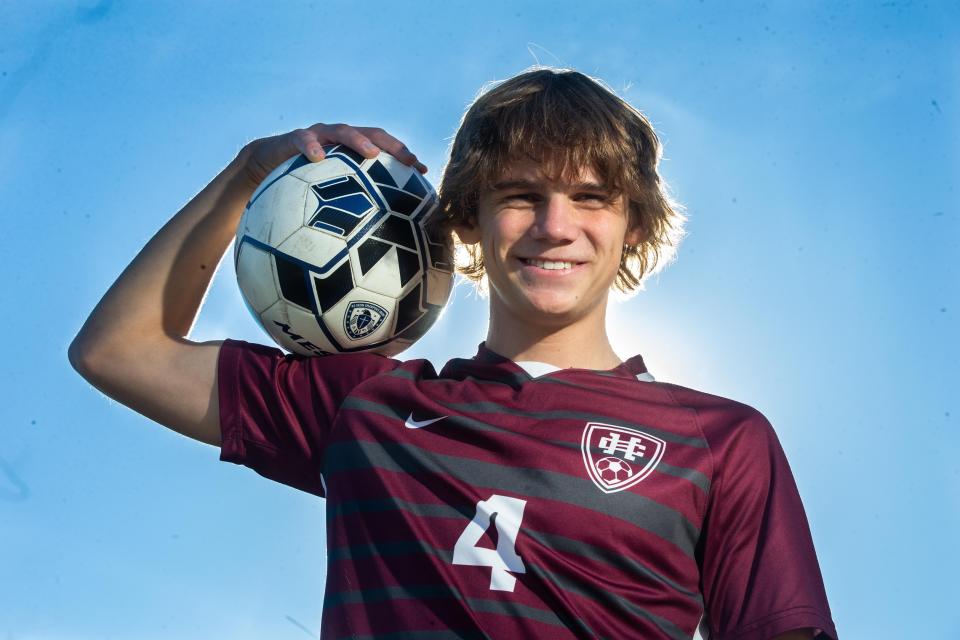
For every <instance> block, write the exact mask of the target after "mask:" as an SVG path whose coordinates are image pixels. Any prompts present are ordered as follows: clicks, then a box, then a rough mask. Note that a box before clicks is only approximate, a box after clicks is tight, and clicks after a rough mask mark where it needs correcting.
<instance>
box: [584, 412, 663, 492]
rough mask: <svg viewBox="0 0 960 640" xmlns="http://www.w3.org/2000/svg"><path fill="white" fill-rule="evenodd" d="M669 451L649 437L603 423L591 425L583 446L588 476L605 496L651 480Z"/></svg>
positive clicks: (585, 434)
mask: <svg viewBox="0 0 960 640" xmlns="http://www.w3.org/2000/svg"><path fill="white" fill-rule="evenodd" d="M666 447H667V443H666V442H664V441H663V440H662V439H660V438H658V437H656V436H653V435H650V434H649V433H645V432H643V431H639V430H637V429H630V428H627V427H618V426H615V425H612V424H603V423H602V422H588V423H587V424H586V426H585V427H584V428H583V437H582V438H581V443H580V450H581V453H582V454H583V464H584V466H586V468H587V474H588V475H589V476H590V479H591V480H593V484H595V485H597V487H598V488H599V489H600V490H601V491H603V492H604V493H615V492H617V491H623V490H624V489H628V488H630V487H632V486H634V485H635V484H637V483H638V482H640V481H641V480H643V479H644V478H646V477H647V476H649V475H650V474H651V473H652V472H653V470H654V469H655V468H656V466H657V464H659V462H660V459H661V458H663V452H664V450H665V449H666Z"/></svg>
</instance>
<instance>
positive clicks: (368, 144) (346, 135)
mask: <svg viewBox="0 0 960 640" xmlns="http://www.w3.org/2000/svg"><path fill="white" fill-rule="evenodd" d="M317 126H318V127H320V129H319V130H318V131H317V132H316V133H317V136H318V138H320V139H323V140H324V141H325V142H339V143H340V144H345V145H347V146H348V147H350V148H351V149H353V150H354V151H356V152H357V153H359V154H361V155H363V156H365V157H367V158H375V157H376V156H377V154H378V153H380V148H379V147H378V146H377V145H376V144H375V143H374V142H372V141H371V140H370V138H369V137H368V136H366V135H365V134H364V133H362V132H361V131H360V129H358V128H357V127H351V126H350V125H348V124H327V125H317Z"/></svg>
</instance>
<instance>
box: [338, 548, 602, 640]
mask: <svg viewBox="0 0 960 640" xmlns="http://www.w3.org/2000/svg"><path fill="white" fill-rule="evenodd" d="M363 546H366V545H363ZM370 546H372V545H370ZM388 546H396V545H388ZM364 555H386V554H383V553H381V548H380V545H377V547H376V548H375V549H372V551H371V552H370V553H365V554H364ZM438 555H439V554H438ZM354 557H355V556H354ZM447 561H448V562H449V558H447ZM426 598H430V599H435V598H440V599H453V600H460V601H462V602H466V603H467V605H468V606H469V607H470V609H472V610H473V611H480V612H483V613H496V614H500V615H506V616H510V617H513V618H524V619H530V620H536V621H537V622H542V623H544V624H550V625H553V626H555V627H560V628H563V629H566V628H568V624H567V623H564V622H563V621H562V620H561V619H560V618H559V617H558V616H557V614H556V613H554V612H553V611H550V610H549V609H538V608H536V607H531V606H529V605H525V604H520V603H517V602H511V601H509V600H488V599H486V598H468V597H464V596H463V594H462V593H460V592H459V591H457V590H456V589H455V588H454V587H452V586H450V585H448V584H444V585H414V586H392V587H377V588H376V589H359V590H356V591H340V592H338V593H335V594H331V596H330V598H328V600H327V602H325V603H324V605H325V606H327V607H331V608H333V607H337V606H340V605H343V604H357V603H361V602H362V603H365V604H370V603H373V602H378V601H383V600H423V599H426ZM571 621H572V619H571ZM578 622H579V621H578ZM579 625H580V626H582V627H584V628H585V629H587V631H589V628H588V627H586V625H585V624H583V623H582V622H579ZM590 635H591V636H594V635H595V634H593V633H591V634H590Z"/></svg>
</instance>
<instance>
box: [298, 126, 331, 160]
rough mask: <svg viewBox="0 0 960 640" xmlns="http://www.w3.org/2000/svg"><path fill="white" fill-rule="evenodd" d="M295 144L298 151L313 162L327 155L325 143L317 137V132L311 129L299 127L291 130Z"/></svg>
mask: <svg viewBox="0 0 960 640" xmlns="http://www.w3.org/2000/svg"><path fill="white" fill-rule="evenodd" d="M290 135H291V137H292V138H293V144H294V146H295V147H296V148H297V151H299V152H300V153H302V154H303V155H305V156H306V157H307V158H308V159H309V160H311V161H312V162H319V161H320V160H323V159H324V158H325V157H326V154H325V153H324V152H323V144H322V143H321V142H320V140H319V139H318V138H317V134H316V132H314V131H312V130H311V129H297V130H296V131H292V132H291V134H290Z"/></svg>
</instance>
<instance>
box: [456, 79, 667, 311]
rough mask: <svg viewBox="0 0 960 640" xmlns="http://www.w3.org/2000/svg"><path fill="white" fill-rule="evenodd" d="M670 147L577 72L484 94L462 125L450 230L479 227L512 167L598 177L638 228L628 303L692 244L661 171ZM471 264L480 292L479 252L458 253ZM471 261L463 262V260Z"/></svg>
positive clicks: (630, 254) (629, 251) (629, 255)
mask: <svg viewBox="0 0 960 640" xmlns="http://www.w3.org/2000/svg"><path fill="white" fill-rule="evenodd" d="M661 155H662V147H661V145H660V140H659V139H658V138H657V134H656V133H655V132H654V130H653V126H652V125H651V124H650V122H649V121H648V120H647V118H646V117H645V116H644V115H643V114H642V113H640V112H639V111H638V110H637V109H635V108H634V107H632V106H631V105H630V104H629V103H627V102H626V101H625V100H623V99H621V98H620V97H618V96H617V95H616V94H615V93H614V92H613V91H612V90H611V89H609V88H608V87H606V86H605V85H603V84H602V83H601V82H600V81H598V80H594V79H593V78H590V77H588V76H586V75H584V74H582V73H580V72H578V71H573V70H571V69H550V68H534V69H531V70H528V71H525V72H524V73H521V74H519V75H517V76H514V77H512V78H510V79H509V80H505V81H503V82H500V83H496V84H494V85H492V86H491V87H488V88H486V89H485V90H484V91H482V92H481V94H480V95H479V97H477V99H476V100H475V101H474V102H473V104H472V105H471V106H470V108H469V109H467V112H466V113H465V114H464V116H463V120H462V121H461V123H460V128H459V129H458V130H457V134H456V137H455V138H454V141H453V145H452V146H451V148H450V159H449V161H448V163H447V166H446V168H445V169H444V171H443V177H442V179H441V181H440V187H439V193H440V214H441V215H440V219H441V224H442V225H443V228H444V229H445V230H447V231H452V230H454V229H455V227H457V226H474V225H476V224H477V203H478V201H479V195H480V192H481V191H482V190H484V189H489V188H490V187H491V186H492V185H493V184H495V183H496V181H497V180H498V179H499V178H500V177H501V176H502V175H503V174H504V171H505V169H506V168H507V167H508V166H509V165H510V163H511V162H513V161H515V160H519V159H523V158H530V159H532V160H534V161H535V162H538V163H541V164H542V166H543V168H544V172H545V174H546V175H547V176H551V177H557V176H571V175H574V172H576V171H579V170H580V168H582V167H592V168H593V170H594V171H595V172H596V173H597V177H598V178H600V179H601V180H602V181H604V183H605V184H607V185H608V186H610V187H611V188H612V189H613V190H614V191H615V193H617V194H622V195H624V196H625V198H626V200H627V202H628V210H629V215H630V221H629V228H630V229H639V230H640V232H641V233H640V237H641V240H640V242H639V243H638V244H636V245H629V244H625V245H624V247H623V254H622V255H621V258H620V269H619V271H618V272H617V277H616V279H615V280H614V283H613V286H614V287H615V288H616V289H618V290H619V291H622V292H624V293H629V292H631V291H634V290H636V289H637V288H639V287H641V286H642V284H641V283H642V281H643V279H644V278H645V277H647V276H648V275H650V274H652V273H654V272H656V271H657V270H658V269H659V268H661V267H662V266H664V265H665V264H666V263H667V262H669V260H670V259H671V258H672V257H673V255H674V254H675V251H676V247H677V245H678V244H679V242H680V239H681V238H682V237H683V223H684V221H685V219H686V218H685V217H684V215H683V211H682V208H681V207H680V205H678V204H677V203H676V202H674V201H673V199H672V198H671V197H670V195H669V194H668V189H667V185H666V183H665V182H664V180H663V178H662V177H661V176H660V174H659V172H658V171H657V165H658V164H659V162H660V157H661ZM458 246H460V247H462V248H463V249H465V255H466V257H467V258H468V259H467V261H466V262H464V261H460V263H458V265H457V270H458V271H459V272H460V273H462V274H464V275H465V276H466V277H467V278H469V279H470V280H472V281H474V282H475V283H480V282H481V281H482V280H483V277H484V274H485V269H484V265H483V253H482V252H481V250H480V245H479V244H477V245H470V244H459V245H458ZM458 253H462V252H458Z"/></svg>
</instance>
